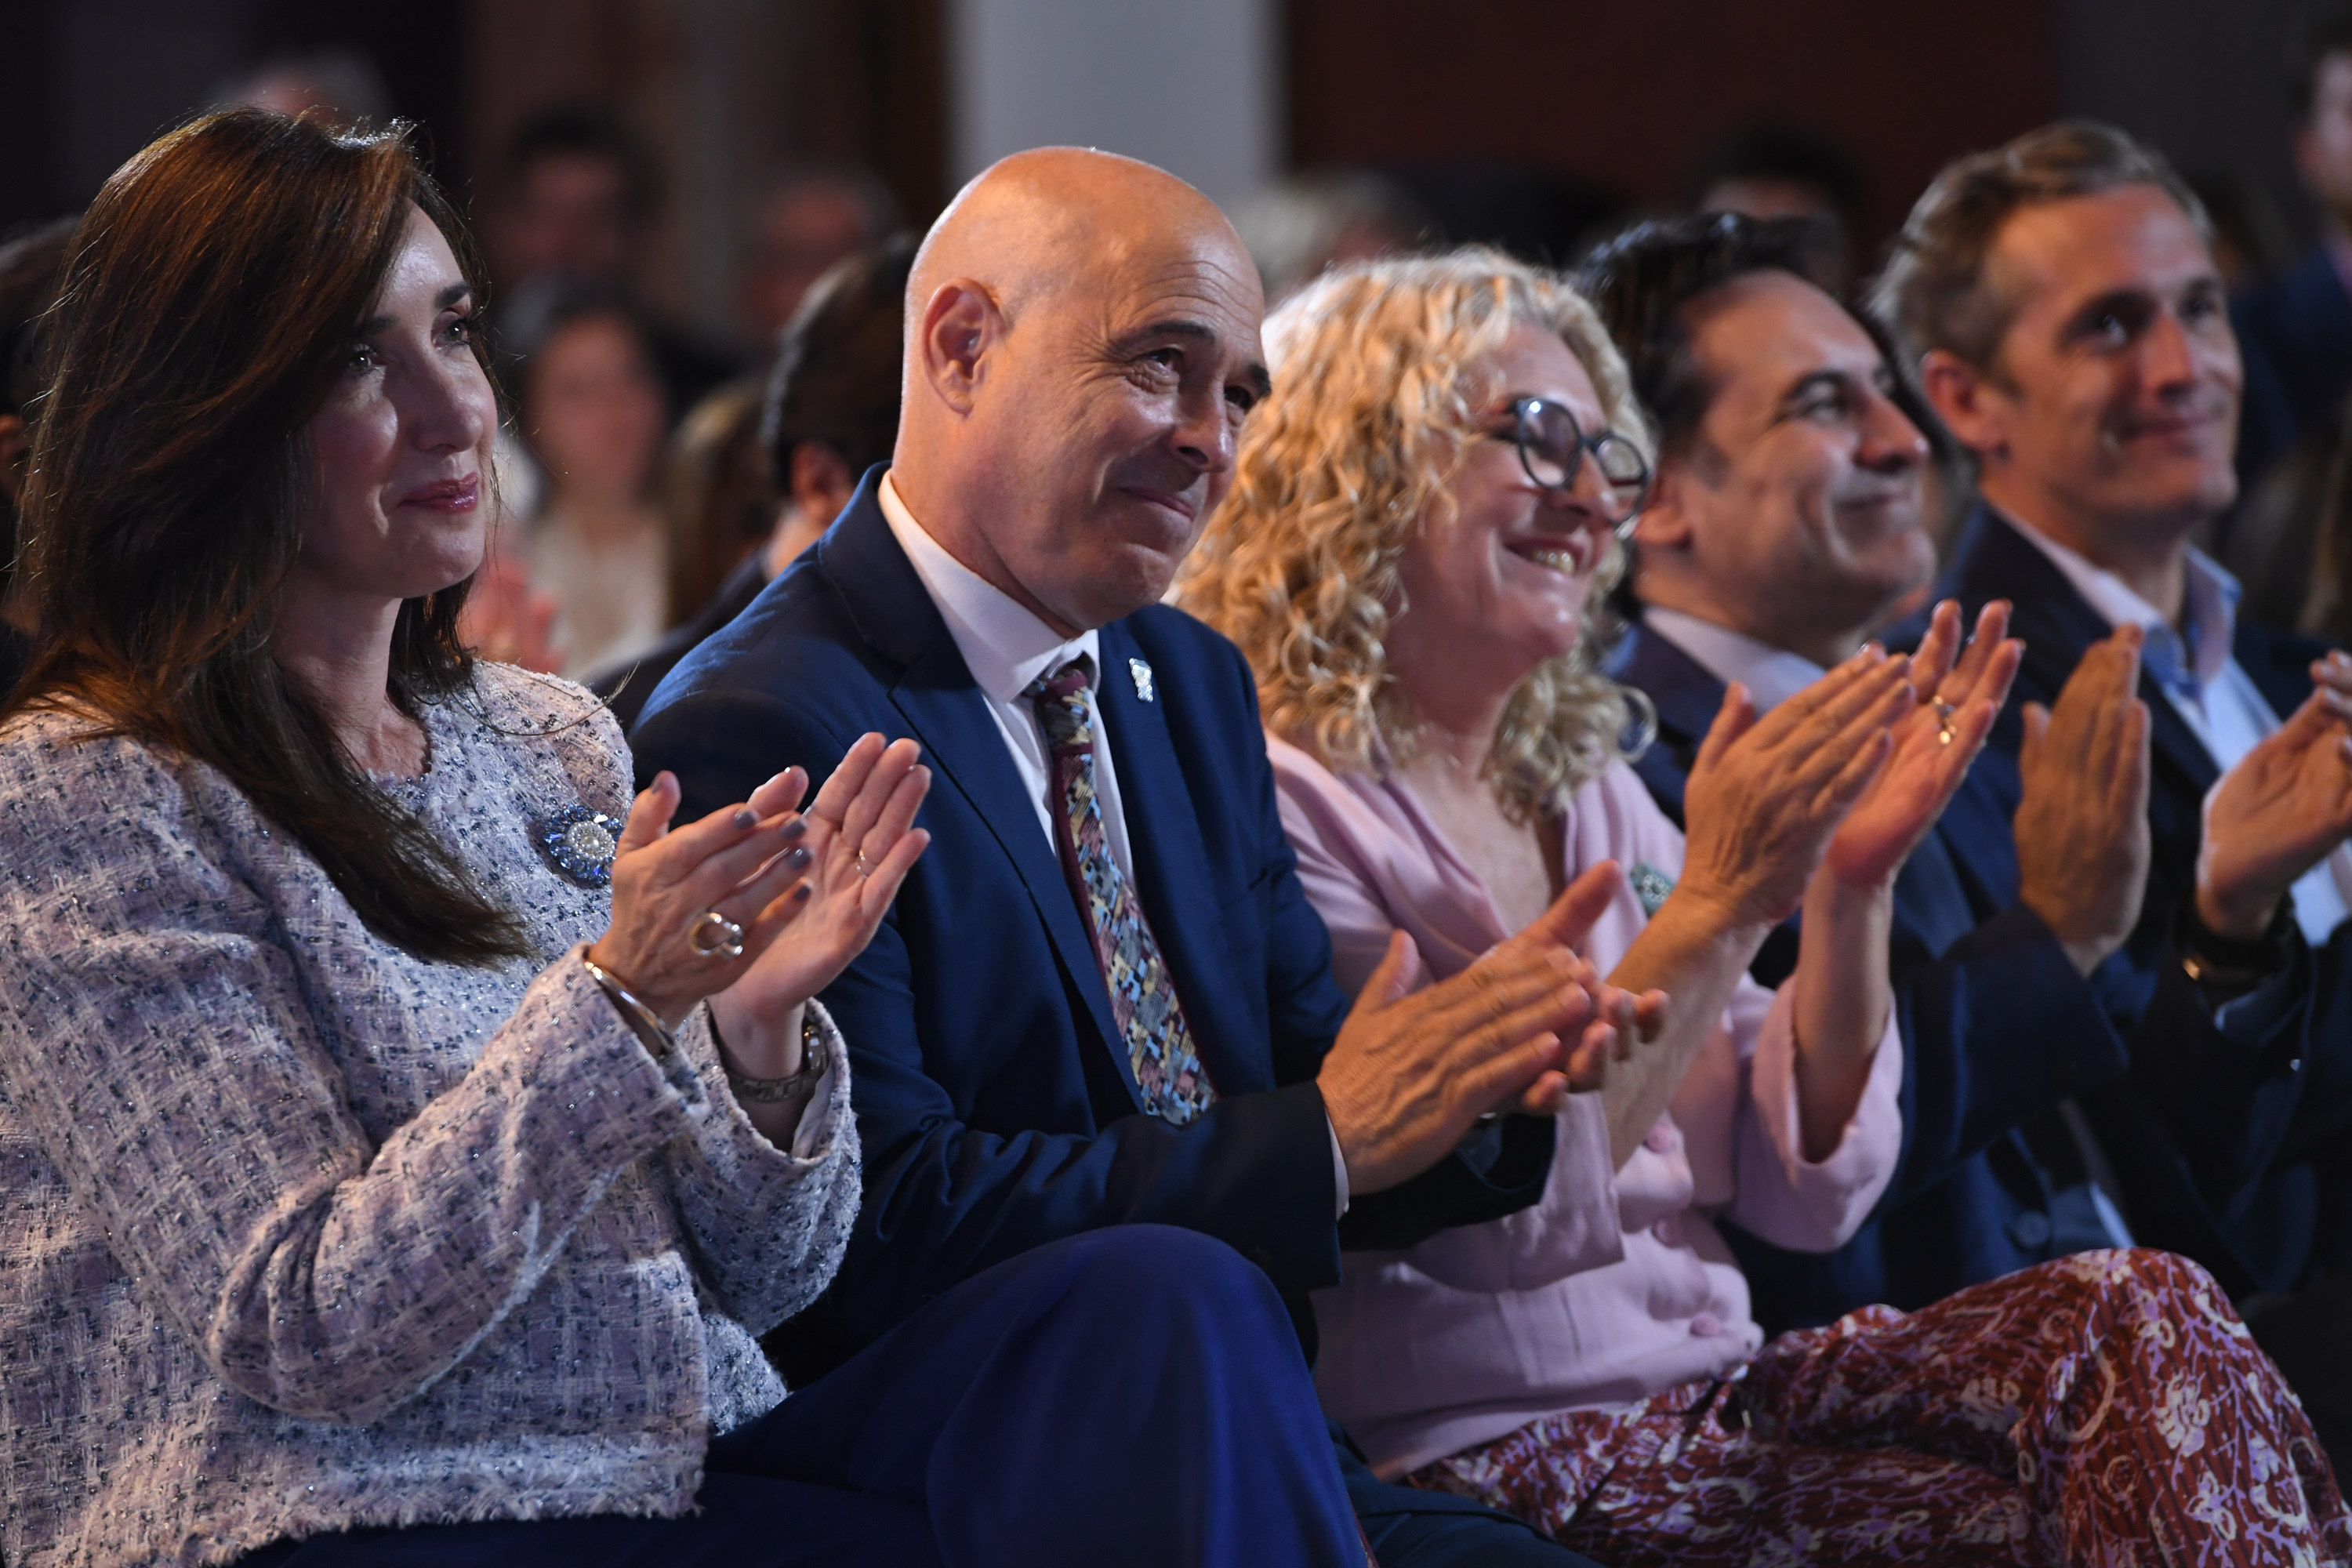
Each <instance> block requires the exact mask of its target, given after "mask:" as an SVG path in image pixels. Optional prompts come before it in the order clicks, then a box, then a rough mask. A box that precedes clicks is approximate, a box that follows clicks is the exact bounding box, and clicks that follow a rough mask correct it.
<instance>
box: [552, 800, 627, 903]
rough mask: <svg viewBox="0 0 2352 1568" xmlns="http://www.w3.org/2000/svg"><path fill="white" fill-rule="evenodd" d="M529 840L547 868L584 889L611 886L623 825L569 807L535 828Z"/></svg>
mask: <svg viewBox="0 0 2352 1568" xmlns="http://www.w3.org/2000/svg"><path fill="white" fill-rule="evenodd" d="M530 836H531V837H532V839H533V840H534V841H535V842H537V844H538V845H539V847H540V852H541V853H542V854H544V855H545V856H546V857H547V860H548V864H550V865H551V866H553V867H554V868H556V869H557V870H559V871H561V872H562V873H563V874H564V875H565V876H567V877H569V878H571V879H572V880H573V881H575V882H577V883H579V884H580V885H581V886H582V887H583V888H603V887H607V886H610V885H611V883H612V880H613V858H614V856H615V855H617V854H619V853H620V849H621V825H620V824H619V823H617V822H615V821H614V820H613V819H612V818H611V817H609V816H605V815H604V813H603V812H601V811H591V810H589V809H588V808H587V807H586V806H584V805H567V806H565V807H564V808H563V809H562V811H559V812H557V813H556V814H555V815H554V816H551V817H549V818H547V819H546V820H545V821H543V822H541V823H539V824H538V825H536V826H533V827H532V829H531V832H530Z"/></svg>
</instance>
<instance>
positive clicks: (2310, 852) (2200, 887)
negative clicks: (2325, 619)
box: [2197, 653, 2352, 942]
mask: <svg viewBox="0 0 2352 1568" xmlns="http://www.w3.org/2000/svg"><path fill="white" fill-rule="evenodd" d="M2312 675H2313V678H2314V679H2316V680H2317V681H2318V683H2319V689H2317V690H2315V691H2314V692H2313V693H2312V694H2311V696H2310V697H2309V698H2308V699H2306V700H2305V702H2304V704H2303V706H2302V707H2300V708H2298V709H2296V710H2294V715H2293V716H2292V717H2290V718H2289V719H2288V720H2287V721H2286V722H2285V723H2284V725H2282V726H2281V727H2280V728H2279V729H2278V730H2277V731H2274V732H2273V733H2272V734H2270V735H2269V736H2267V737H2265V738H2264V739H2263V742H2261V744H2259V745H2257V746H2255V747H2254V749H2253V750H2252V751H2250V752H2247V753H2246V754H2245V755H2244V756H2242V757H2241V758H2239V759H2238V764H2237V766H2235V767H2233V768H2231V770H2230V771H2229V772H2228V773H2223V774H2222V775H2221V778H2220V780H2219V781H2217V782H2216V783H2215V784H2214V785H2213V787H2212V788H2211V789H2210V791H2208V792H2207V793H2206V795H2205V835H2204V842H2203V845H2202V846H2201V847H2200V849H2199V851H2198V855H2197V918H2198V919H2200V921H2204V922H2205V925H2206V928H2207V929H2208V930H2210V931H2213V932H2214V933H2215V934H2216V935H2218V936H2223V937H2229V938H2233V939H2236V940H2240V941H2249V942H2251V941H2252V940H2254V939H2256V938H2258V937H2260V936H2261V935H2262V934H2263V931H2264V930H2265V929H2266V928H2267V927H2268V926H2269V925H2270V922H2271V920H2272V918H2273V916H2274V915H2275V914H2276V912H2277V910H2278V905H2279V900H2282V899H2284V898H2285V897H2286V894H2287V889H2290V888H2292V887H2293V886H2294V883H2295V879H2297V878H2299V877H2301V876H2302V875H2303V874H2304V873H2305V871H2308V870H2310V869H2311V868H2313V867H2314V866H2315V865H2317V864H2319V862H2320V860H2321V859H2322V858H2325V857H2326V854H2327V852H2328V851H2329V850H2331V849H2333V848H2335V847H2336V846H2337V845H2338V844H2341V843H2343V842H2344V840H2345V838H2346V837H2347V835H2352V737H2347V732H2346V721H2347V717H2352V695H2348V694H2347V693H2352V662H2347V660H2346V658H2345V656H2344V655H2343V654H2341V653H2336V654H2331V655H2329V656H2328V657H2327V658H2325V659H2323V660H2321V661H2320V662H2319V663H2317V664H2315V665H2314V666H2313V667H2312Z"/></svg>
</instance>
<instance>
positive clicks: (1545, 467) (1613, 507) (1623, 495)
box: [1510, 397, 1650, 539]
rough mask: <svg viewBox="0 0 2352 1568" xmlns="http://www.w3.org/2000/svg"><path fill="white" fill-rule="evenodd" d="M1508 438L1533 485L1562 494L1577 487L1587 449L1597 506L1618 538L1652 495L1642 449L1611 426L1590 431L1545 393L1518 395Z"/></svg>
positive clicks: (1647, 463) (1648, 470)
mask: <svg viewBox="0 0 2352 1568" xmlns="http://www.w3.org/2000/svg"><path fill="white" fill-rule="evenodd" d="M1510 412H1511V422H1512V430H1511V439H1512V442H1513V443H1514V444H1515V445H1516V446H1517V447H1518V449H1519V466H1520V467H1521V468H1525V469H1526V470H1527V471H1528V479H1533V480H1534V481H1535V482H1536V483H1537V485H1538V486H1539V487H1541V488H1542V489H1547V490H1550V491H1553V492H1554V493H1556V494H1561V495H1565V494H1566V493H1568V492H1569V491H1570V490H1571V489H1575V488H1576V480H1577V476H1578V471H1579V470H1580V469H1581V468H1583V466H1584V458H1585V454H1587V453H1588V452H1589V453H1591V456H1592V467H1593V469H1594V471H1595V472H1596V473H1598V474H1599V475H1600V478H1601V495H1600V497H1599V500H1600V505H1601V513H1602V515H1603V516H1605V517H1606V518H1607V519H1608V520H1609V526H1610V527H1611V528H1612V529H1614V530H1615V531H1616V532H1617V535H1618V537H1619V538H1621V539H1622V538H1623V537H1624V536H1625V535H1626V534H1628V533H1630V532H1632V531H1633V520H1634V519H1635V518H1637V517H1639V516H1640V515H1641V513H1642V503H1643V502H1644V501H1646V500H1649V496H1650V463H1649V459H1648V458H1644V457H1643V456H1642V449H1641V448H1640V447H1636V446H1634V445H1633V442H1632V441H1630V440H1628V439H1626V438H1625V437H1622V436H1621V435H1619V434H1618V433H1617V432H1616V431H1614V430H1602V431H1601V432H1599V433H1598V434H1596V435H1591V436H1588V435H1586V434H1585V433H1584V427H1583V426H1580V425H1579V424H1578V423H1577V422H1576V416H1575V415H1573V414H1570V412H1569V411H1568V408H1567V405H1564V404H1559V403H1555V402H1553V401H1552V400H1551V399H1550V398H1548V397H1522V398H1520V399H1519V400H1518V401H1517V402H1516V403H1513V404H1512V405H1511V410H1510Z"/></svg>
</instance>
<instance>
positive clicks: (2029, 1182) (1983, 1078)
mask: <svg viewBox="0 0 2352 1568" xmlns="http://www.w3.org/2000/svg"><path fill="white" fill-rule="evenodd" d="M1610 673H1611V674H1612V676H1614V677H1615V678H1616V679H1618V680H1620V681H1622V682H1623V683H1625V684H1626V685H1628V686H1632V687H1635V688H1637V689H1640V690H1641V691H1643V693H1645V694H1647V696H1648V697H1649V699H1650V701H1651V704H1652V705H1653V706H1654V708H1655V709H1656V710H1657V715H1658V738H1657V742H1656V743H1655V744H1654V745H1652V746H1651V747H1650V749H1649V750H1648V751H1646V752H1643V754H1642V755H1641V756H1640V757H1639V758H1637V759H1636V760H1635V762H1634V763H1633V769H1634V772H1635V773H1639V774H1640V775H1641V778H1642V782H1643V784H1647V785H1648V786H1649V790H1650V794H1651V795H1652V797H1653V798H1654V799H1655V800H1656V801H1657V803H1658V805H1659V807H1660V808H1661V809H1662V810H1664V812H1665V813H1666V815H1667V816H1671V817H1673V818H1674V820H1675V823H1676V825H1677V826H1679V825H1681V824H1682V822H1683V791H1684V787H1685V783H1686V781H1687V780H1688V778H1689V776H1690V770H1691V765H1692V763H1694V761H1696V757H1697V754H1698V746H1699V742H1700V741H1702V740H1703V739H1705V737H1706V731H1707V727H1708V726H1709V725H1710V724H1712V723H1713V722H1714V721H1715V715H1716V711H1717V709H1719V708H1720V707H1721V706H1722V703H1723V694H1724V687H1723V683H1722V682H1721V681H1720V680H1717V679H1716V678H1715V676H1714V675H1712V674H1710V673H1709V672H1708V671H1707V670H1706V669H1705V668H1702V667H1701V666H1700V665H1699V664H1698V663H1697V662H1696V660H1694V659H1693V658H1691V657H1690V656H1689V655H1687V654H1685V653H1684V652H1683V651H1682V649H1680V648H1678V647H1675V645H1674V644H1673V643H1671V642H1668V641H1667V640H1666V639H1665V638H1664V637H1660V636H1658V635H1657V634H1656V633H1654V632H1653V631H1650V630H1648V629H1647V628H1646V627H1644V626H1641V625H1640V624H1638V623H1637V624H1635V625H1634V626H1632V627H1630V628H1629V629H1628V630H1627V632H1626V634H1625V637H1624V639H1623V641H1622V642H1621V643H1620V644H1619V645H1618V647H1617V649H1616V651H1615V654H1614V655H1613V657H1612V661H1611V666H1610ZM1991 811H1992V807H1991V805H1990V796H1989V795H1988V794H1987V792H1985V791H1983V790H1973V791H1972V790H1969V789H1966V788H1964V789H1963V791H1962V793H1961V794H1960V795H1958V796H1957V797H1956V798H1955V799H1954V800H1953V802H1952V803H1951V805H1950V806H1948V808H1947V809H1946V811H1945V813H1944V816H1943V817H1942V819H1941V820H1939V821H1938V822H1937V826H1936V828H1935V830H1934V831H1932V832H1931V833H1929V835H1928V836H1927V839H1926V840H1925V841H1924V842H1923V843H1922V844H1921V845H1920V846H1919V847H1918V849H1917V850H1916V851H1915V852H1914V853H1913V854H1912V856H1911V858H1910V859H1909V861H1907V862H1906V864H1905V866H1904V868H1903V870H1902V873H1901V874H1900V875H1899V876H1898V877H1897V878H1896V879H1895V924H1894V931H1893V933H1892V939H1891V942H1890V949H1889V959H1890V963H1889V969H1890V975H1891V979H1892V981H1893V984H1894V1000H1895V1018H1896V1023H1897V1026H1898V1027H1899V1028H1900V1029H1901V1031H1902V1035H1903V1049H1904V1053H1905V1055H1904V1073H1903V1091H1902V1103H1903V1148H1902V1154H1901V1157H1900V1161H1899V1163H1897V1165H1896V1167H1895V1176H1894V1179H1893V1180H1892V1181H1891V1182H1889V1183H1888V1184H1887V1188H1886V1192H1885V1194H1884V1195H1883V1196H1882V1197H1881V1198H1880V1199H1879V1203H1878V1206H1877V1208H1876V1209H1875V1210H1874V1212H1873V1214H1872V1215H1871V1217H1870V1219H1869V1220H1868V1221H1867V1222H1866V1223H1865V1224H1864V1226H1863V1227H1862V1228H1861V1229H1860V1230H1859V1231H1857V1232H1856V1233H1855V1234H1854V1237H1853V1239H1852V1240H1851V1241H1849V1242H1847V1243H1846V1244H1845V1245H1844V1246H1843V1247H1839V1248H1838V1249H1837V1250H1836V1251H1834V1252H1831V1253H1827V1254H1822V1255H1814V1254H1807V1253H1800V1252H1791V1251H1789V1250H1787V1249H1785V1248H1782V1247H1774V1246H1772V1245H1771V1244H1770V1243H1769V1242H1764V1241H1759V1240H1758V1239H1757V1238H1756V1237H1752V1236H1750V1235H1748V1233H1747V1232H1745V1231H1743V1230H1740V1229H1739V1228H1738V1226H1731V1225H1722V1226H1720V1228H1721V1229H1722V1230H1723V1231H1724V1233H1725V1236H1726V1237H1727V1239H1728V1240H1729V1241H1730V1243H1731V1246H1732V1249H1733V1251H1734V1252H1736V1253H1737V1254H1738V1258H1739V1262H1740V1266H1741V1268H1743V1269H1744V1270H1745V1271H1746V1272H1747V1275H1748V1285H1749V1288H1750V1289H1751V1291H1752V1293H1753V1295H1754V1298H1755V1310H1756V1315H1757V1321H1758V1322H1759V1323H1761V1324H1762V1325H1763V1326H1764V1327H1765V1329H1766V1331H1769V1332H1773V1333H1777V1332H1780V1331H1781V1330H1783V1329H1789V1328H1799V1327H1805V1326H1809V1325H1811V1324H1815V1323H1822V1322H1827V1321H1830V1320H1832V1319H1833V1318H1836V1317H1838V1316H1840V1315H1841V1314H1843V1313H1845V1312H1849V1311H1852V1310H1853V1309H1854V1308H1856V1307H1860V1306H1864V1305H1867V1304H1869V1303H1872V1302H1877V1301H1884V1302H1886V1303H1888V1304H1890V1305H1892V1306H1896V1307H1900V1308H1903V1309H1905V1310H1914V1309H1916V1308H1918V1307H1922V1306H1925V1305H1927V1303H1928V1302H1930V1301H1934V1300H1940V1299H1941V1298H1943V1297H1945V1296H1948V1295H1949V1294H1951V1293H1952V1292H1953V1291H1954V1290H1957V1289H1959V1288H1960V1287H1962V1286H1964V1285H1971V1284H1974V1283H1976V1282H1978V1281H1979V1280H1983V1279H1991V1278H1993V1277H1994V1276H1996V1275H2000V1274H2006V1273H2009V1272H2010V1271H2011V1270H2012V1269H2017V1268H2024V1267H2025V1266H2027V1265H2028V1264H2032V1263H2038V1262H2041V1261H2042V1260H2044V1259H2046V1258H2050V1257H2052V1256H2053V1254H2054V1252H2055V1251H2056V1250H2057V1247H2058V1241H2059V1232H2058V1231H2057V1230H2056V1229H2054V1228H2053V1224H2052V1221H2051V1212H2050V1211H2051V1207H2052V1204H2053V1200H2055V1199H2056V1197H2057V1195H2058V1194H2059V1193H2060V1191H2061V1190H2063V1188H2065V1187H2066V1186H2068V1185H2071V1184H2075V1183H2078V1182H2079V1181H2080V1180H2081V1175H2080V1173H2079V1172H2074V1171H2067V1170H2063V1169H2053V1168H2052V1166H2051V1165H2050V1163H2047V1162H2046V1161H2045V1160H2044V1159H2042V1158H2041V1157H2040V1156H2039V1155H2037V1153H2036V1150H2037V1148H2040V1149H2042V1150H2043V1151H2045V1152H2046V1151H2047V1150H2048V1148H2049V1143H2048V1142H2047V1140H2048V1137H2049V1135H2050V1132H2051V1131H2053V1130H2052V1129H2051V1128H2050V1127H2048V1126H2046V1125H2039V1124H2046V1123H2049V1122H2050V1121H2052V1119H2053V1118H2054V1116H2055V1114H2056V1109H2057V1105H2058V1102H2059V1101H2060V1100H2064V1099H2068V1098H2070V1097H2073V1096H2076V1095H2080V1094H2083V1093H2084V1092H2085V1091H2086V1090H2088V1089H2092V1088H2094V1087H2095V1086H2097V1085H2099V1084H2102V1083H2105V1082H2108V1081H2110V1080H2112V1079H2116V1078H2119V1077H2121V1076H2122V1074H2123V1073H2124V1070H2125V1068H2126V1065H2127V1058H2126V1055H2125V1052H2124V1045H2123V1040H2122V1038H2121V1037H2119V1036H2118V1035H2117V1034H2116V1031H2115V1029H2114V1028H2113V1027H2112V1026H2110V1025H2109V1023H2108V1021H2107V1018H2106V1016H2105V1012H2104V1011H2103V1009H2102V1008H2101V1006H2100V1005H2099V1000H2098V997H2097V996H2096V994H2095V993H2094V991H2093V989H2092V987H2091V986H2090V985H2089V984H2086V983H2085V982H2084V979H2083V977H2082V976H2081V975H2080V974H2078V973H2076V972H2075V969H2074V961H2073V960H2071V959H2069V958H2068V957H2067V956H2066V952H2065V950H2064V949H2063V947H2061V946H2060V945H2059V943H2058V939H2057V938H2056V937H2055V936H2054V935H2053V934H2052V933H2051V931H2050V928H2049V927H2048V926H2046V925H2044V924H2043V923H2042V920H2041V917H2039V916H2038V915H2036V914H2034V912H2033V911H2032V910H2030V909H2027V908H2026V907H2025V906H2024V905H2022V904H2021V903H2018V902H2017V901H2016V899H2015V895H2014V889H2015V885H2016V879H2017V878H2016V869H2015V859H2016V858H2015V853H2014V851H2013V849H2011V847H2010V844H2009V839H2008V825H2007V823H2006V821H2004V820H2003V819H2002V818H2000V816H1992V815H1990V813H1991ZM1989 859H1990V863H1988V860H1989ZM2004 886H2005V887H2006V888H2007V889H2009V896H2008V897H2007V898H2003V897H2001V889H2003V888H2004ZM1796 948H1797V923H1796V921H1794V920H1791V921H1789V922H1788V923H1787V924H1785V925H1783V926H1782V927H1780V929H1779V930H1778V931H1775V932H1774V933H1773V934H1772V937H1771V938H1770V939H1769V941H1768V942H1766V944H1765V947H1764V949H1763V951H1761V952H1759V954H1758V955H1757V959H1756V962H1755V963H1754V964H1753V965H1751V973H1753V974H1754V975H1755V977H1756V979H1757V981H1758V982H1759V984H1765V985H1773V986H1777V985H1779V984H1780V983H1781V982H1782V981H1783V980H1786V979H1787V978H1788V976H1789V974H1790V973H1791V971H1792V970H1793V969H1794V968H1795V964H1796ZM2029 1128H2031V1129H2032V1130H2033V1131H2035V1132H2036V1133H2037V1134H2040V1136H2039V1137H2037V1138H2029V1136H2028V1129H2029ZM2059 1135H2060V1136H2063V1131H2060V1132H2059Z"/></svg>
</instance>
